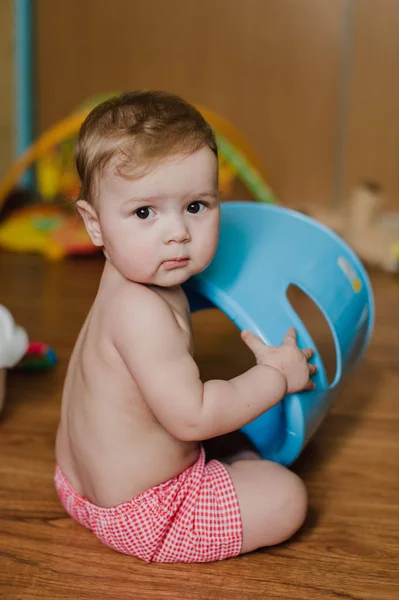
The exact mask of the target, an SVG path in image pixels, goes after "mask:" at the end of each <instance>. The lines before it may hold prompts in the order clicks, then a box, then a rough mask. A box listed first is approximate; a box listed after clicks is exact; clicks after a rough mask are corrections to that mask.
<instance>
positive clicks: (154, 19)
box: [0, 0, 399, 210]
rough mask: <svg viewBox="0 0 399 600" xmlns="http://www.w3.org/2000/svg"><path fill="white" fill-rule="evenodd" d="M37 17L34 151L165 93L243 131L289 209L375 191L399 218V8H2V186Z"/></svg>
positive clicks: (89, 2) (79, 2) (116, 2)
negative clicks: (80, 118) (19, 22)
mask: <svg viewBox="0 0 399 600" xmlns="http://www.w3.org/2000/svg"><path fill="white" fill-rule="evenodd" d="M26 4H31V6H32V13H33V14H32V27H31V33H32V44H31V63H32V71H33V78H32V86H31V101H32V133H31V136H32V139H34V138H35V137H36V136H38V135H39V134H41V133H42V132H44V131H45V130H46V129H47V128H49V127H50V126H52V125H54V124H56V123H57V122H58V121H59V120H60V119H62V118H65V117H66V116H67V115H69V114H71V113H72V112H73V111H75V110H76V109H77V107H78V106H80V105H81V104H82V102H85V101H88V100H89V99H91V98H93V97H94V96H96V95H99V94H103V93H109V92H114V91H116V92H118V91H124V90H131V89H135V88H161V89H166V90H169V91H172V92H176V93H178V94H180V95H182V96H183V97H185V98H186V99H188V100H190V101H192V102H194V103H198V104H200V105H202V106H205V107H207V108H208V109H210V110H213V111H216V112H217V113H218V114H219V115H220V116H222V117H223V118H225V119H227V120H228V121H229V122H230V123H232V124H233V125H234V126H235V127H236V128H237V129H238V130H239V131H240V133H241V134H242V136H243V137H244V138H245V139H246V140H247V141H248V142H249V144H250V145H251V146H252V148H253V150H254V152H255V153H256V155H257V156H258V157H259V160H260V163H261V166H262V168H263V172H264V174H265V177H266V178H267V182H268V184H269V185H270V187H271V189H272V190H273V192H274V194H275V195H276V197H277V198H278V200H279V201H280V202H281V203H283V204H287V205H290V206H296V207H302V206H304V205H308V204H310V205H313V204H318V205H323V206H326V207H331V206H333V207H334V206H337V205H338V204H340V203H342V202H345V201H346V199H347V198H348V196H349V194H350V193H351V190H352V189H353V187H354V186H355V185H357V184H358V183H359V182H361V181H363V180H365V179H367V180H371V181H373V182H375V183H378V184H379V185H380V186H382V187H383V189H384V192H385V196H386V202H387V204H386V206H387V208H389V210H397V209H398V208H399V168H398V166H399V122H398V115H397V107H398V106H399V77H398V73H399V3H398V2H397V1H396V0H379V1H378V2H376V1H375V0H357V1H356V0H300V1H298V0H283V1H282V0H245V2H244V1H242V0H216V1H215V0H201V1H198V0H168V1H167V2H165V1H164V0H146V1H145V2H143V1H141V0H68V1H67V2H66V1H65V2H64V1H61V0H57V1H54V0H33V1H32V2H26V1H25V2H24V0H22V1H21V0H17V1H16V2H14V1H13V0H2V1H1V2H0V27H1V30H0V61H1V62H0V80H1V82H2V84H1V85H2V93H1V97H0V178H1V177H3V176H4V175H5V173H6V172H7V170H8V169H9V167H10V166H11V165H12V162H13V160H14V158H15V153H16V151H15V135H16V130H17V129H18V123H17V118H21V115H17V114H16V100H17V99H16V97H15V90H16V81H15V78H16V76H18V75H16V70H15V44H14V33H15V19H16V14H15V6H18V5H19V7H20V8H21V6H22V7H23V5H26ZM20 42H21V40H20ZM25 42H26V40H25ZM19 143H20V142H19Z"/></svg>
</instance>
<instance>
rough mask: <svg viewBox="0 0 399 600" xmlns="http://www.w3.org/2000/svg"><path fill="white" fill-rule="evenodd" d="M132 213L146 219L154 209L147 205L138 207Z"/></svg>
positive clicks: (151, 214) (152, 213)
mask: <svg viewBox="0 0 399 600" xmlns="http://www.w3.org/2000/svg"><path fill="white" fill-rule="evenodd" d="M134 214H135V215H136V217H138V218H139V219H142V220H143V221H144V220H145V219H148V217H150V216H153V215H154V211H153V210H152V208H150V207H149V206H142V207H141V208H138V209H137V210H136V211H135V213H134Z"/></svg>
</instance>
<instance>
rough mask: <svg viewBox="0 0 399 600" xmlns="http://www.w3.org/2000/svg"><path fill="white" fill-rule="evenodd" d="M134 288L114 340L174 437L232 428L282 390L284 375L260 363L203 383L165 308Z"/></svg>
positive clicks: (206, 434)
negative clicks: (136, 295)
mask: <svg viewBox="0 0 399 600" xmlns="http://www.w3.org/2000/svg"><path fill="white" fill-rule="evenodd" d="M140 294H141V298H140V301H139V306H138V303H137V299H136V300H135V302H134V306H133V305H132V303H130V306H129V295H127V298H126V299H125V300H124V301H123V302H122V303H121V306H120V308H119V310H118V313H117V315H116V316H115V326H116V330H115V345H116V347H117V349H118V351H119V352H120V354H121V356H122V357H123V359H124V361H125V363H126V365H127V367H128V369H129V371H130V372H131V374H132V377H133V378H134V380H135V382H136V383H137V385H138V386H139V388H140V390H141V392H142V394H143V396H144V398H145V399H146V401H147V403H148V405H149V407H150V408H151V410H152V412H153V413H154V415H155V417H156V418H157V419H158V420H159V422H160V423H161V424H162V425H163V427H164V428H165V429H166V430H167V431H169V432H170V433H171V434H172V435H173V436H174V437H176V438H177V439H181V440H185V441H195V440H203V439H207V438H211V437H215V436H218V435H222V434H224V433H228V432H230V431H234V430H236V429H239V428H240V427H242V426H243V425H245V424H246V423H248V422H250V421H252V420H253V419H255V418H256V417H258V416H259V415H260V414H262V413H263V412H265V411H266V410H268V409H269V408H271V407H272V406H274V405H275V404H276V403H277V402H279V401H280V400H281V399H282V398H283V396H284V395H285V394H286V391H287V379H286V377H285V375H284V374H283V373H282V372H281V371H280V370H279V369H278V368H274V367H272V366H267V365H261V364H259V365H256V366H255V367H253V368H251V369H249V370H248V371H247V372H245V373H243V374H242V375H239V376H238V377H235V378H234V379H231V380H230V381H222V380H212V381H208V382H206V383H205V384H203V383H202V381H201V379H200V375H199V370H198V367H197V365H196V363H195V361H194V360H193V358H192V356H191V354H190V352H189V349H188V340H187V338H186V336H185V334H184V332H183V331H182V329H181V328H180V327H179V325H178V324H177V322H176V319H175V316H174V314H173V312H172V311H171V309H170V308H169V307H168V305H167V304H166V303H165V302H164V301H163V300H162V299H161V298H160V297H159V296H157V294H154V293H153V292H152V291H150V290H147V289H145V288H143V289H142V290H140ZM117 304H119V302H118V303H117ZM259 342H260V341H259ZM260 343H262V342H260Z"/></svg>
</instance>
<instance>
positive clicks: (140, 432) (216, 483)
mask: <svg viewBox="0 0 399 600" xmlns="http://www.w3.org/2000/svg"><path fill="white" fill-rule="evenodd" d="M76 160H77V169H78V172H79V175H80V178H81V182H82V187H81V194H80V198H79V200H78V201H77V208H78V211H79V213H80V215H81V217H82V219H83V221H84V223H85V225H86V228H87V231H88V233H89V235H90V237H91V239H92V241H93V243H94V244H95V245H96V246H99V247H101V248H102V249H103V252H104V255H105V266H104V270H103V273H102V277H101V281H100V284H99V289H98V292H97V296H96V298H95V300H94V303H93V306H92V308H91V310H90V312H89V314H88V316H87V318H86V321H85V322H84V324H83V327H82V330H81V332H80V335H79V337H78V340H77V342H76V345H75V348H74V350H73V353H72V357H71V361H70V364H69V368H68V373H67V377H66V381H65V387H64V392H63V399H62V411H61V420H60V425H59V429H58V433H57V442H56V458H57V466H56V470H55V486H56V489H57V491H58V494H59V497H60V499H61V502H62V504H63V506H64V507H65V510H66V511H67V512H68V514H69V515H70V516H71V517H72V518H73V519H75V520H76V521H78V522H79V523H80V524H82V525H84V526H85V527H87V528H89V529H91V530H92V531H93V532H94V534H95V535H96V536H97V537H98V538H99V539H100V540H101V541H102V542H103V543H104V544H106V545H107V546H109V547H111V548H113V549H114V550H117V551H119V552H123V553H125V554H130V555H133V556H136V557H139V558H141V559H143V560H145V561H146V562H151V561H157V562H205V561H214V560H221V559H224V558H228V557H232V556H236V555H238V554H240V553H245V552H250V551H251V550H254V549H256V548H259V547H263V546H269V545H273V544H278V543H280V542H282V541H284V540H286V539H287V538H289V537H290V536H292V535H293V533H295V532H296V531H297V529H298V528H299V527H300V526H301V524H302V523H303V520H304V517H305V513H306V508H307V497H306V492H305V488H304V485H303V484H302V482H301V480H300V479H299V478H298V477H297V476H296V475H294V474H293V473H292V472H290V471H289V470H287V469H285V468H284V467H282V466H280V465H278V464H275V463H273V462H269V461H264V460H260V459H259V457H258V456H255V455H254V456H251V455H248V456H246V459H244V457H245V454H244V456H242V455H240V454H238V455H237V456H235V457H234V456H233V457H231V458H230V459H229V460H228V461H226V463H228V464H224V463H222V462H220V461H218V460H208V461H207V459H206V456H205V451H204V448H203V446H202V444H201V441H204V440H207V439H210V438H213V437H215V436H221V435H223V434H226V433H228V432H232V431H234V430H237V429H239V428H241V427H242V426H243V425H245V424H246V423H248V422H250V421H252V420H253V419H255V418H256V417H258V416H259V415H260V414H262V413H263V412H264V411H266V410H268V409H269V408H271V407H272V406H274V405H275V404H276V403H278V402H280V400H281V399H282V398H283V397H284V396H285V395H286V394H288V393H293V392H298V391H300V390H308V389H312V388H313V387H314V383H313V382H312V381H311V379H310V377H311V376H312V375H313V374H314V373H315V371H316V367H315V366H314V365H312V364H309V363H308V361H309V359H310V358H311V357H312V354H313V353H312V350H310V349H305V350H300V349H299V348H298V346H297V343H296V336H295V331H294V330H290V331H289V332H288V333H287V335H286V337H285V339H284V341H283V344H282V346H280V347H276V348H274V347H273V348H272V347H268V346H266V345H265V344H264V343H263V342H262V341H261V340H260V339H259V338H257V337H256V336H255V335H254V334H252V333H250V332H248V331H244V332H242V339H243V340H244V342H245V343H246V344H247V345H248V346H249V348H250V349H251V350H252V351H253V353H254V355H255V358H256V363H257V364H256V366H254V367H253V368H251V369H250V370H249V371H247V372H245V373H243V374H242V375H239V376H238V377H235V378H234V379H231V380H230V381H222V380H212V381H207V382H206V383H203V382H202V381H201V379H200V376H199V371H198V367H197V365H196V363H195V362H194V360H193V344H192V331H191V325H190V312H189V307H188V303H187V299H186V297H185V294H184V292H183V291H182V288H181V284H182V283H184V282H185V281H186V280H187V279H188V278H189V277H191V276H192V275H194V274H195V273H199V272H201V271H203V270H204V269H205V268H206V267H207V265H208V264H209V263H210V261H211V260H212V258H213V256H214V254H215V251H216V247H217V244H218V232H219V216H220V215H219V196H218V163H217V147H216V141H215V137H214V134H213V132H212V130H211V128H210V127H209V125H208V124H207V123H206V122H205V121H204V119H203V118H202V116H201V115H200V113H199V112H198V111H197V110H196V109H195V108H194V107H193V106H191V105H190V104H188V103H187V102H185V101H183V100H182V99H180V98H178V97H176V96H174V95H171V94H167V93H163V92H151V91H150V92H134V93H128V94H124V95H122V96H120V97H117V98H113V99H111V100H107V101H106V102H104V103H102V104H101V105H99V106H97V107H96V108H95V109H94V110H93V111H92V112H91V113H90V114H89V116H88V117H87V119H86V121H85V122H84V123H83V125H82V128H81V130H80V133H79V137H78V142H77V157H76ZM255 458H257V459H259V460H254V459H255ZM250 459H252V460H250Z"/></svg>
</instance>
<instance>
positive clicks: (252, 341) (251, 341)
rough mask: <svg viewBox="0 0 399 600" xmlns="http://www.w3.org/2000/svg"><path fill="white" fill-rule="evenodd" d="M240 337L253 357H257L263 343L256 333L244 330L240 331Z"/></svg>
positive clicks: (263, 346)
mask: <svg viewBox="0 0 399 600" xmlns="http://www.w3.org/2000/svg"><path fill="white" fill-rule="evenodd" d="M241 339H242V340H243V341H244V342H245V343H246V345H247V346H248V348H249V349H250V350H251V351H252V352H253V353H254V354H255V357H256V358H258V356H259V354H260V353H261V352H262V351H263V350H264V348H265V344H264V343H263V342H262V340H261V339H260V338H258V336H257V335H255V334H254V333H252V331H248V330H244V331H242V332H241Z"/></svg>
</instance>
